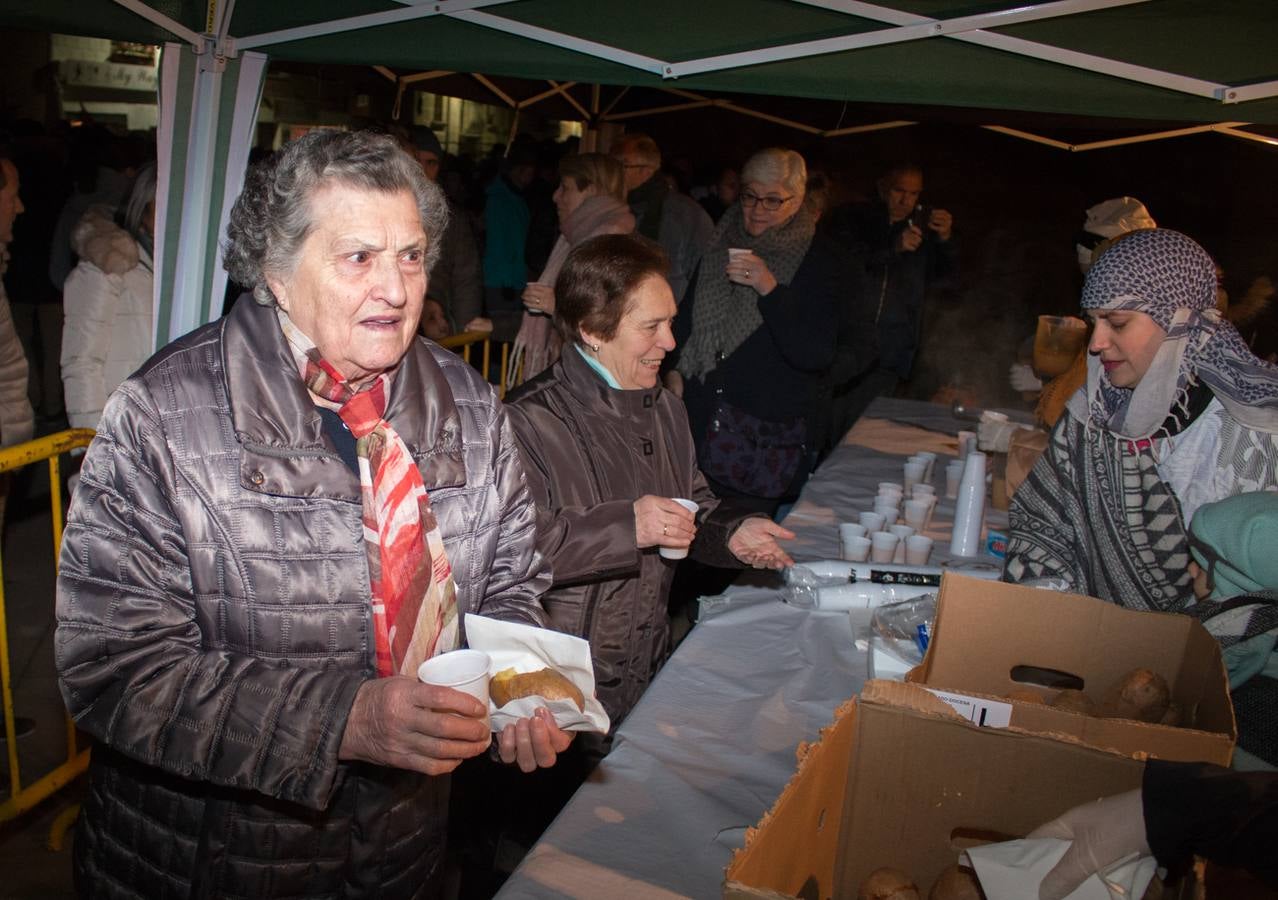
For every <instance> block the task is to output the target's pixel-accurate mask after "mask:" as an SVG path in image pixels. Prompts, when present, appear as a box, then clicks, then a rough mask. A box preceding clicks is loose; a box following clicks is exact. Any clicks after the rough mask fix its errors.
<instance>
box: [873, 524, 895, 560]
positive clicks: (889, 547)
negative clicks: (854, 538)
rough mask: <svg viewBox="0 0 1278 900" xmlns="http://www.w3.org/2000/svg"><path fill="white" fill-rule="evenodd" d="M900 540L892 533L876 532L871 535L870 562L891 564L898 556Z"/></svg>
mask: <svg viewBox="0 0 1278 900" xmlns="http://www.w3.org/2000/svg"><path fill="white" fill-rule="evenodd" d="M900 540H901V539H900V538H898V537H897V536H896V535H894V534H893V533H892V532H890V531H876V532H874V533H873V534H871V535H870V561H871V562H876V563H890V562H891V561H892V558H893V557H894V556H896V545H897V544H898V543H900Z"/></svg>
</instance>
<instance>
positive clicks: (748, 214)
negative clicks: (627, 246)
mask: <svg viewBox="0 0 1278 900" xmlns="http://www.w3.org/2000/svg"><path fill="white" fill-rule="evenodd" d="M741 180H742V188H741V193H740V196H739V198H738V200H737V202H736V203H735V204H733V206H731V207H730V208H729V209H728V211H727V212H726V213H724V214H723V218H721V219H720V220H719V224H718V226H717V227H716V228H715V232H714V237H713V238H712V240H711V242H710V246H709V247H708V248H707V249H706V252H705V254H704V255H703V256H702V257H701V265H700V267H699V269H698V270H697V274H696V275H695V276H694V279H693V283H692V284H691V285H690V286H689V289H688V293H687V294H686V299H685V300H684V301H683V305H682V306H681V307H680V309H679V316H678V318H677V320H676V321H675V340H676V341H678V343H679V346H680V349H679V351H678V353H677V355H676V357H675V359H674V368H675V370H676V371H675V372H674V373H672V377H671V378H670V379H669V382H670V384H671V386H672V387H673V388H675V389H676V390H679V391H680V392H681V394H682V396H683V400H684V402H685V403H686V404H687V407H688V418H689V422H690V424H691V426H692V436H693V439H694V440H695V441H696V444H697V458H698V461H699V463H700V466H701V471H702V472H703V473H705V476H706V479H707V481H708V482H709V484H710V487H711V489H712V490H713V491H714V493H715V494H716V495H717V496H719V497H733V498H735V499H736V500H737V501H739V502H741V503H745V504H749V505H750V506H751V507H752V508H754V509H757V510H760V511H763V512H766V513H767V514H769V515H771V514H772V513H773V512H775V511H776V509H777V508H778V507H779V506H780V504H781V502H782V500H784V499H787V498H791V497H794V496H796V495H797V494H798V492H799V488H800V487H802V485H803V483H804V482H805V481H806V480H807V476H808V473H809V472H810V470H811V466H812V463H813V462H814V461H815V458H816V453H817V450H818V449H819V443H820V441H821V439H822V432H823V430H824V426H825V419H826V413H825V411H823V410H820V409H818V408H817V404H816V403H815V402H814V399H815V397H816V396H817V393H818V392H819V390H820V388H821V375H822V373H823V372H824V371H825V370H826V369H827V368H829V366H830V364H831V363H832V362H833V360H834V356H835V346H836V340H837V338H838V332H839V321H840V302H841V300H843V299H846V295H847V293H848V291H849V284H848V281H847V279H846V278H844V277H843V271H842V267H841V263H840V260H839V252H838V249H837V246H836V245H834V244H832V243H831V242H830V241H829V240H828V239H827V238H825V237H824V236H821V235H818V234H817V233H816V222H817V217H816V214H815V212H814V210H813V209H812V208H811V207H810V206H809V205H808V204H807V203H805V202H804V201H805V190H806V183H807V168H806V166H805V165H804V162H803V157H801V156H800V155H799V154H798V153H795V152H794V151H793V150H784V149H776V148H773V149H768V150H761V151H759V152H758V153H756V154H755V155H754V156H752V157H751V158H750V160H749V161H748V162H747V163H746V164H745V166H744V167H743V168H742V171H741Z"/></svg>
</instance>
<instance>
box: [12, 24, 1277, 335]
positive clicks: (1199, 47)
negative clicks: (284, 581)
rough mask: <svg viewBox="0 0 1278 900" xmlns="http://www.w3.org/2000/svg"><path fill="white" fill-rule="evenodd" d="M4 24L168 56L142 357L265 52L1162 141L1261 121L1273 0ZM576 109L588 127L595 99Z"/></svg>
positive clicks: (230, 191) (192, 292)
mask: <svg viewBox="0 0 1278 900" xmlns="http://www.w3.org/2000/svg"><path fill="white" fill-rule="evenodd" d="M0 24H3V25H7V26H11V27H19V28H28V29H34V30H44V31H60V32H69V33H76V34H92V35H97V36H102V37H109V38H114V39H120V40H132V41H148V42H152V43H166V47H165V59H164V63H163V67H162V70H163V71H162V78H161V122H162V124H161V130H160V143H161V146H160V158H161V161H162V162H161V169H160V176H161V184H160V189H159V190H160V193H159V196H160V204H159V206H160V209H159V210H157V215H158V217H159V222H158V223H157V225H158V229H157V230H158V232H159V235H158V240H157V243H158V244H160V246H159V247H157V261H158V266H157V276H158V277H157V279H156V284H157V297H156V318H155V321H156V328H157V333H156V342H157V344H163V343H165V342H167V341H168V340H170V339H172V338H173V337H175V336H177V335H179V334H181V333H183V332H185V331H187V330H189V329H191V328H193V327H195V326H196V325H199V324H201V323H203V322H205V321H208V320H209V319H211V318H212V317H214V316H215V315H216V314H217V312H218V311H219V300H220V298H221V296H222V291H223V289H224V284H225V279H224V276H223V275H222V273H221V267H220V265H219V263H218V258H217V257H218V250H217V241H218V236H219V235H220V234H221V232H222V229H223V228H224V223H225V216H226V212H227V209H228V207H229V203H230V202H231V200H232V199H233V198H234V196H235V195H236V193H238V191H239V188H240V185H241V183H242V178H243V170H244V161H245V158H246V156H247V152H248V143H249V136H250V135H251V132H252V124H253V121H254V119H255V116H256V109H257V104H258V101H259V99H260V94H261V86H262V82H263V78H264V75H265V68H266V62H267V55H269V56H270V57H273V58H278V59H286V60H295V61H309V62H329V63H350V64H366V65H379V66H382V67H393V68H394V69H396V70H400V69H405V70H409V71H414V70H436V71H455V72H482V73H487V74H489V75H497V76H514V77H521V78H537V79H554V80H553V81H552V82H551V85H552V90H561V89H564V88H566V85H565V84H564V83H565V82H574V83H578V84H587V85H619V86H642V87H655V88H663V89H666V90H673V91H677V92H680V93H681V94H685V95H686V94H691V96H682V97H681V101H683V102H686V103H705V104H707V105H709V104H715V105H723V104H724V102H725V101H722V100H718V101H716V100H713V99H710V98H708V97H707V96H706V95H703V94H700V93H696V92H738V93H749V94H771V95H778V96H790V97H808V98H823V99H830V100H845V101H857V102H875V103H898V104H924V105H934V106H936V105H940V106H962V107H976V108H982V109H986V110H1006V111H1009V112H1010V111H1025V110H1028V111H1035V112H1041V113H1057V114H1067V115H1075V116H1107V117H1126V118H1135V119H1146V120H1159V121H1161V122H1164V123H1165V122H1177V123H1184V126H1183V128H1179V127H1173V128H1162V129H1161V130H1160V132H1159V133H1168V134H1174V133H1183V132H1184V130H1185V129H1205V128H1206V129H1212V130H1217V131H1224V132H1226V133H1231V134H1234V135H1236V136H1239V137H1256V138H1260V139H1266V138H1264V137H1263V135H1259V134H1257V133H1256V130H1255V129H1251V130H1249V126H1253V125H1256V126H1265V125H1273V124H1278V62H1276V61H1275V60H1278V54H1275V52H1274V49H1275V47H1278V3H1274V2H1272V0H1213V2H1211V3H1207V2H1203V0H1052V2H1024V3H1022V4H1021V5H1011V4H1009V3H1008V2H1006V0H991V2H985V3H976V4H974V3H971V2H963V0H891V2H890V3H884V4H873V3H865V2H859V0H694V2H688V0H642V2H636V0H434V2H411V0H308V2H306V3H296V4H293V3H287V4H286V3H279V2H272V0H238V2H237V0H222V2H218V0H208V2H203V0H5V2H4V4H3V6H2V7H0ZM384 71H385V72H386V73H387V74H388V75H390V76H392V77H397V78H398V77H399V76H394V73H393V72H392V71H391V69H390V68H386V69H385V70H384ZM408 77H409V78H411V77H412V76H408ZM406 83H407V82H406ZM573 102H574V105H576V106H578V107H579V108H581V109H582V111H583V112H584V113H586V115H585V118H587V119H592V118H596V117H599V118H601V117H602V116H603V115H604V112H605V111H604V110H602V109H600V106H599V92H598V91H597V90H596V91H594V92H593V97H592V98H591V102H590V103H589V104H583V103H581V102H579V101H573ZM587 105H588V106H589V109H586V108H585V107H586V106H587ZM676 105H679V104H676ZM885 124H895V123H885ZM1011 131H1012V132H1015V131H1016V129H1012V130H1011ZM1267 140H1272V139H1267ZM1063 146H1066V145H1063ZM1071 149H1077V148H1071Z"/></svg>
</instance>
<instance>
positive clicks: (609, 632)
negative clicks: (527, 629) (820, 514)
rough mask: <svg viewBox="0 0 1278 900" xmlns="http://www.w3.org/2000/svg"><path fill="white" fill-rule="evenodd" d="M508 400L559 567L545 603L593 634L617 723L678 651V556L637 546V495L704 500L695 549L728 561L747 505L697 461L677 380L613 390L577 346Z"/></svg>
mask: <svg viewBox="0 0 1278 900" xmlns="http://www.w3.org/2000/svg"><path fill="white" fill-rule="evenodd" d="M510 403H511V405H510V419H511V424H512V425H513V426H514V429H515V436H516V438H517V439H518V441H519V446H520V449H521V450H522V451H523V453H524V462H525V465H526V467H527V469H528V480H529V483H530V485H531V487H532V493H533V497H534V498H535V499H536V501H537V505H538V508H539V509H540V510H541V514H542V525H541V528H540V540H541V542H542V543H541V546H542V551H543V552H544V553H545V554H546V556H547V557H549V559H550V562H551V566H552V568H553V569H554V575H555V583H554V587H553V588H551V590H550V591H549V592H548V593H547V594H546V595H545V596H544V597H542V605H543V606H545V608H546V613H547V615H549V616H550V621H551V625H552V627H554V628H556V629H558V630H560V631H565V632H568V633H570V634H575V635H577V636H578V637H584V638H586V639H587V640H589V641H590V650H591V656H592V657H593V658H594V665H595V685H596V695H597V696H598V698H599V702H600V703H602V704H603V706H604V708H605V709H606V710H607V711H608V715H609V716H610V717H611V718H612V723H613V727H614V729H615V727H616V726H617V724H619V723H620V721H621V720H622V719H623V718H624V717H625V715H626V714H627V713H629V712H630V710H631V708H633V707H634V705H635V704H636V703H637V702H638V701H639V697H640V696H641V695H642V694H643V692H644V690H645V689H646V688H647V687H648V683H649V682H650V681H651V680H652V677H653V676H654V675H655V674H656V673H657V670H658V669H660V668H661V665H662V664H663V663H664V662H665V660H666V656H667V655H668V654H669V652H670V647H669V643H670V623H669V618H668V616H667V612H666V604H667V598H668V596H669V593H670V583H671V581H672V580H673V578H674V571H675V563H674V561H672V560H667V559H663V558H662V557H661V556H660V554H658V553H657V550H656V548H655V547H653V548H649V549H646V550H642V551H641V550H639V549H638V548H637V547H636V546H635V514H634V501H635V500H637V499H639V498H640V497H641V496H643V495H644V494H656V495H657V496H664V497H686V498H687V499H690V500H694V501H696V502H697V503H698V504H699V505H700V507H701V508H700V510H699V511H698V513H697V525H698V528H697V537H696V539H695V540H694V541H693V544H692V547H691V549H690V555H691V556H693V557H695V558H697V559H699V560H700V561H702V562H705V563H708V564H710V565H718V566H724V567H740V566H741V563H740V562H739V561H737V559H736V558H735V557H734V556H732V554H731V553H730V552H729V551H728V549H727V543H728V537H729V536H730V535H731V533H732V532H733V531H734V530H736V527H737V526H738V525H739V524H740V523H741V522H742V521H743V520H744V519H745V518H747V517H748V515H747V514H743V513H741V512H739V511H734V510H731V509H729V508H727V507H726V505H725V506H724V507H722V508H721V507H720V503H719V500H718V499H717V498H716V497H715V495H714V494H713V493H712V492H711V491H710V488H709V487H708V486H707V485H706V480H705V477H704V476H703V475H702V474H701V470H700V469H698V468H697V451H696V448H695V447H694V446H693V443H692V432H691V431H690V430H689V429H688V414H687V412H686V411H685V409H684V406H683V402H682V401H681V400H680V399H679V398H678V397H676V396H675V395H674V394H671V393H670V392H669V391H666V390H663V389H661V388H660V387H657V388H653V389H651V390H629V391H623V390H614V389H613V388H610V387H609V386H608V385H607V384H605V383H604V381H603V379H601V378H600V377H599V375H597V374H596V373H595V372H594V371H593V370H591V368H590V367H589V365H588V364H587V363H586V361H585V360H584V359H583V358H582V356H581V354H580V353H579V352H578V351H577V350H576V349H575V348H574V347H572V346H568V347H565V348H564V351H563V354H562V356H560V358H559V361H558V362H556V363H555V364H554V365H553V366H551V367H550V368H549V369H547V370H546V371H545V372H543V373H542V374H541V375H540V376H538V377H537V378H534V379H533V380H532V381H530V382H528V383H527V384H525V385H523V386H522V387H521V388H520V389H519V390H518V391H517V392H515V393H514V394H513V395H512V397H511V399H510Z"/></svg>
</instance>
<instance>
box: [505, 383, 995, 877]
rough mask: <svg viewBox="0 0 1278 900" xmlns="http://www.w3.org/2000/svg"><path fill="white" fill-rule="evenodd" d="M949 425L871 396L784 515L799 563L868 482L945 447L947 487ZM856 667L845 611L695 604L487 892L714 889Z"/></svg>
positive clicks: (870, 486) (752, 597)
mask: <svg viewBox="0 0 1278 900" xmlns="http://www.w3.org/2000/svg"><path fill="white" fill-rule="evenodd" d="M960 427H968V425H967V424H966V423H961V422H959V421H957V420H955V419H954V418H953V417H952V416H951V415H950V414H949V410H948V409H945V408H943V407H939V406H934V405H931V404H925V403H917V402H912V401H906V400H884V399H880V400H877V401H875V403H874V405H872V406H871V407H870V410H869V413H868V417H866V418H863V419H861V421H860V422H858V423H857V425H856V427H854V428H853V429H852V431H851V432H850V433H849V435H848V436H847V438H846V439H845V440H844V442H843V444H842V445H841V446H840V447H839V448H837V449H836V450H835V452H834V453H833V454H831V456H830V458H829V459H828V460H827V461H826V462H825V463H824V464H823V465H822V467H821V468H820V469H819V470H818V471H817V473H816V474H815V475H814V476H813V478H812V480H811V481H810V482H809V483H808V484H807V486H806V487H805V488H804V490H803V494H802V496H801V497H800V498H799V502H798V503H797V504H796V505H795V508H794V509H793V510H792V511H791V512H790V514H789V515H788V516H787V518H786V519H785V524H786V525H787V526H788V527H791V528H792V529H793V530H794V531H796V532H797V533H798V535H799V538H798V540H797V541H796V542H795V546H794V555H795V557H796V558H798V559H821V558H833V557H837V555H838V534H837V528H836V525H837V523H838V522H840V521H851V520H854V519H855V513H856V512H857V511H859V510H862V509H868V508H869V507H870V505H871V501H872V499H873V496H874V494H875V493H876V491H877V489H878V482H880V481H900V480H901V477H902V470H901V466H902V463H903V462H904V457H905V456H907V455H909V454H911V453H914V452H917V451H919V450H933V451H935V452H937V453H940V454H942V456H941V459H939V460H938V461H937V467H936V468H937V472H936V475H935V477H934V479H933V482H934V483H935V484H937V486H938V490H939V492H943V491H944V487H945V485H944V477H945V476H944V462H945V459H946V457H945V454H949V455H951V456H952V455H954V454H956V452H957V442H956V441H955V438H954V435H955V434H957V432H958V430H959V428H960ZM952 516H953V501H949V502H948V503H947V502H945V501H942V502H941V503H940V504H938V511H937V514H936V516H935V518H934V524H933V529H932V531H931V532H929V533H931V534H933V536H934V537H937V538H938V549H940V545H941V544H942V543H943V542H944V541H947V540H948V538H947V536H948V533H949V528H950V522H951V521H952ZM945 557H946V554H941V555H940V556H939V557H938V560H942V559H944V558H945ZM991 563H993V561H992V560H991ZM866 667H867V660H866V656H865V654H864V653H863V652H858V651H857V650H856V648H855V646H854V643H853V635H852V627H851V624H850V622H849V619H848V617H847V615H846V614H844V613H837V612H822V611H819V610H801V609H796V608H793V607H790V606H787V605H786V604H785V603H783V602H781V600H780V596H779V594H778V593H777V591H775V590H767V589H746V588H741V587H736V588H733V589H732V590H731V591H729V592H728V593H727V594H725V595H724V597H723V598H713V599H712V600H711V601H709V602H707V603H705V604H703V612H702V616H701V621H700V622H699V623H698V624H697V626H696V627H695V628H693V629H692V631H691V633H690V634H689V635H688V637H687V638H686V639H685V640H684V642H683V643H682V644H681V645H680V646H679V649H678V650H677V651H676V652H675V654H674V655H673V656H672V657H671V658H670V660H669V662H668V663H667V664H666V666H665V668H664V669H662V671H661V672H660V673H659V674H658V676H657V678H656V679H655V680H654V681H653V683H652V685H651V686H650V687H649V689H648V691H647V693H646V694H644V696H643V699H642V700H641V701H640V702H639V705H638V706H636V707H635V709H634V711H633V712H632V713H631V714H630V716H629V717H628V718H627V719H626V721H625V723H624V724H623V725H622V727H621V728H620V729H619V731H618V733H617V737H616V744H615V746H614V748H613V751H612V753H610V754H609V755H608V757H607V759H605V760H604V761H603V762H602V763H601V764H600V765H599V767H598V768H597V769H596V770H595V772H594V774H593V775H592V776H591V778H590V780H589V781H588V782H587V783H586V784H585V785H583V786H582V788H581V789H580V790H579V791H578V792H577V793H576V794H575V795H574V796H573V798H572V800H571V801H570V802H569V804H568V806H566V807H565V808H564V811H563V812H562V813H561V814H560V815H559V817H558V818H557V819H556V820H555V821H554V823H553V824H552V825H551V826H550V828H549V829H548V830H547V831H546V833H545V835H543V836H542V839H541V840H540V841H539V842H538V843H537V845H536V846H535V847H534V848H533V849H532V851H531V852H530V853H529V855H528V856H527V857H526V858H525V859H524V861H523V863H522V864H521V865H520V866H519V868H518V869H517V870H516V871H515V873H514V874H513V875H512V876H511V878H510V879H509V881H507V883H506V885H505V886H504V888H503V889H502V891H501V892H500V893H499V894H498V897H500V898H503V900H516V898H534V897H535V898H565V897H572V898H597V897H626V898H672V897H696V898H709V897H717V896H719V894H720V890H721V888H720V886H721V883H722V880H723V870H724V868H725V867H726V866H727V864H728V861H729V859H730V858H731V855H732V850H733V849H734V848H737V847H740V846H741V845H742V843H743V841H744V833H745V829H746V828H747V827H749V826H752V825H754V824H755V823H756V822H758V820H759V818H760V817H761V816H762V815H763V813H764V812H766V811H767V810H768V809H769V808H770V807H771V806H772V803H773V802H774V801H775V800H776V798H777V796H778V795H779V794H780V792H781V789H782V788H783V787H784V786H785V784H786V782H787V781H788V780H789V778H790V776H791V775H792V774H793V773H794V770H795V765H796V757H795V751H796V750H797V748H798V745H799V743H800V742H801V741H811V740H815V739H816V737H817V735H818V733H819V731H820V729H821V728H822V727H824V726H825V725H827V724H829V722H830V720H831V717H832V715H833V712H834V709H835V707H836V706H838V704H839V703H841V702H842V701H844V700H846V699H848V698H849V697H851V696H853V695H854V694H856V693H858V692H859V691H860V689H861V686H862V684H863V683H864V681H865V675H866Z"/></svg>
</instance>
